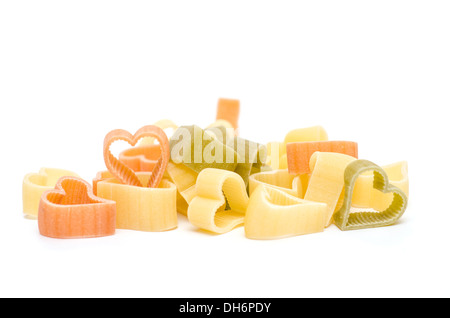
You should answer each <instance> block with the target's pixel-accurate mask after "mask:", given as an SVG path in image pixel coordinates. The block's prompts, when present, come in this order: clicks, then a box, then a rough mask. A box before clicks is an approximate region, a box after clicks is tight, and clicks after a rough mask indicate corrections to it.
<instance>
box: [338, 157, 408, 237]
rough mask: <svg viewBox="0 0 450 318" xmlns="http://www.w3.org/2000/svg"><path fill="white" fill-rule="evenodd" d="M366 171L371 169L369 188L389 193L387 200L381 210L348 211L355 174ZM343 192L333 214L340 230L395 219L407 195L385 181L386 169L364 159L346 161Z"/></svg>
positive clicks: (387, 222)
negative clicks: (388, 200)
mask: <svg viewBox="0 0 450 318" xmlns="http://www.w3.org/2000/svg"><path fill="white" fill-rule="evenodd" d="M366 171H372V173H373V188H374V189H376V190H377V191H381V192H382V193H392V202H391V204H390V205H389V206H388V207H387V208H386V209H385V210H382V211H375V212H373V211H360V212H353V213H351V210H350V209H351V203H352V195H353V188H354V186H355V182H356V180H357V178H358V177H359V176H360V175H361V174H362V173H364V172H366ZM344 180H345V195H344V200H343V204H342V207H341V208H340V209H339V210H338V211H337V212H336V213H335V215H334V223H335V224H336V226H337V227H339V228H340V229H341V230H343V231H346V230H357V229H365V228H372V227H380V226H388V225H392V224H394V223H396V222H397V220H398V219H399V218H400V217H401V216H402V215H403V213H404V212H405V209H406V205H407V202H408V198H407V196H406V194H405V193H403V191H402V190H400V189H399V188H397V187H396V186H393V185H392V184H390V183H389V179H388V176H387V174H386V172H385V171H384V170H383V169H382V168H381V167H379V166H377V165H376V164H374V163H373V162H370V161H368V160H356V161H353V162H351V163H349V164H348V166H347V167H346V169H345V174H344Z"/></svg>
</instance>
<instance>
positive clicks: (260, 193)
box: [245, 185, 327, 239]
mask: <svg viewBox="0 0 450 318" xmlns="http://www.w3.org/2000/svg"><path fill="white" fill-rule="evenodd" d="M326 216H327V205H326V204H325V203H318V202H311V201H306V200H303V199H299V198H297V197H295V196H292V195H289V194H287V193H286V192H285V191H282V190H279V189H276V188H273V187H269V186H265V185H259V186H258V187H257V188H256V189H255V191H254V192H253V193H252V195H251V196H250V201H249V204H248V207H247V212H246V214H245V236H246V237H247V238H251V239H278V238H285V237H290V236H296V235H303V234H310V233H316V232H322V231H323V230H324V228H325V221H327V220H326Z"/></svg>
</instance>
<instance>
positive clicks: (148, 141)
mask: <svg viewBox="0 0 450 318" xmlns="http://www.w3.org/2000/svg"><path fill="white" fill-rule="evenodd" d="M153 126H157V127H159V128H161V129H162V130H167V129H173V131H175V130H177V128H178V126H177V125H176V124H175V123H174V122H173V121H171V120H169V119H162V120H158V121H157V122H155V123H154V124H153ZM166 135H167V134H166ZM169 137H170V136H168V138H169ZM155 141H156V139H155V137H143V138H142V139H141V140H140V141H139V143H138V146H148V145H153V144H155Z"/></svg>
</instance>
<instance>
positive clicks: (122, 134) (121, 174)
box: [103, 125, 170, 188]
mask: <svg viewBox="0 0 450 318" xmlns="http://www.w3.org/2000/svg"><path fill="white" fill-rule="evenodd" d="M143 137H153V138H155V139H156V140H158V142H159V145H160V147H161V157H159V159H158V160H157V162H156V164H155V166H154V168H153V170H152V175H151V177H150V179H149V181H148V184H147V185H146V186H147V187H149V188H157V187H158V186H159V183H160V182H161V180H162V178H163V175H164V171H165V170H166V167H167V164H168V163H169V159H170V148H169V140H168V139H167V136H166V134H165V132H164V130H162V129H161V128H159V127H157V126H153V125H147V126H144V127H142V128H140V129H139V130H138V131H137V132H136V133H135V134H134V135H132V134H130V133H129V132H128V131H126V130H122V129H116V130H113V131H111V132H109V133H108V134H107V135H106V137H105V140H104V142H103V157H104V160H105V164H106V168H107V169H108V170H109V172H111V174H112V175H113V176H114V177H116V178H117V179H118V180H119V181H120V182H122V183H124V184H127V185H133V186H138V187H143V186H144V185H143V184H142V183H141V181H140V180H139V178H138V177H137V176H136V174H135V172H134V171H133V170H132V169H131V168H130V167H129V166H127V165H126V164H125V163H123V162H122V161H120V160H119V159H117V158H116V157H115V156H114V155H113V154H112V153H111V151H110V146H111V144H112V143H113V142H114V141H117V140H123V141H126V142H128V143H129V144H130V145H131V146H135V145H136V143H137V142H138V141H139V140H140V139H141V138H143Z"/></svg>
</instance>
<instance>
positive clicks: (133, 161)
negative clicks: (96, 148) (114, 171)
mask: <svg viewBox="0 0 450 318" xmlns="http://www.w3.org/2000/svg"><path fill="white" fill-rule="evenodd" d="M159 158H161V147H160V146H159V145H145V146H137V147H132V148H129V149H126V150H124V151H122V152H121V153H120V154H119V160H120V161H122V162H123V164H125V165H126V166H128V167H129V168H130V169H131V170H133V171H135V172H139V171H143V172H145V171H147V172H151V171H153V169H154V168H155V166H156V164H157V163H158V160H159Z"/></svg>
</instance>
